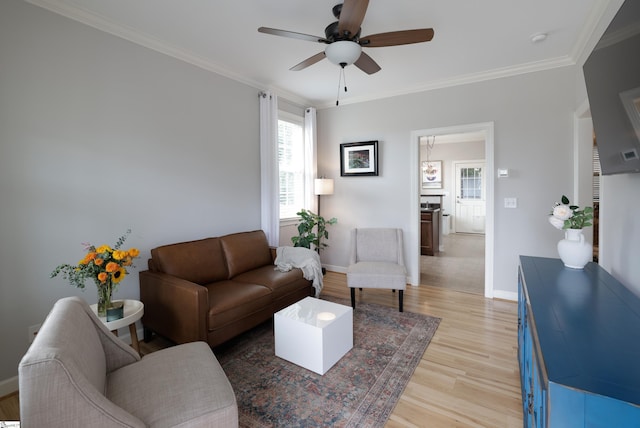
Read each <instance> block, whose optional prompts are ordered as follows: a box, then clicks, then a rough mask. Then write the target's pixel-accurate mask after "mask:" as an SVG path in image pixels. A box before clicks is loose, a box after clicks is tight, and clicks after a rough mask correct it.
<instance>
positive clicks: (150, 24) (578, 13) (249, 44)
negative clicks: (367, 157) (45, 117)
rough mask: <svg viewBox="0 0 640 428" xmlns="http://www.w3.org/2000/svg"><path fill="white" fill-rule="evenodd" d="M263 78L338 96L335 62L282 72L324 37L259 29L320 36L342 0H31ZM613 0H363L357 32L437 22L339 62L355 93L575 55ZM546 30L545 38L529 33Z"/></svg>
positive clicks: (381, 92)
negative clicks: (375, 67)
mask: <svg viewBox="0 0 640 428" xmlns="http://www.w3.org/2000/svg"><path fill="white" fill-rule="evenodd" d="M27 1H29V2H31V3H34V4H37V5H40V6H43V7H45V8H47V9H49V10H52V11H55V12H58V13H60V14H62V15H65V16H68V17H70V18H73V19H76V20H78V21H81V22H84V23H86V24H89V25H91V26H94V27H96V28H99V29H101V30H104V31H107V32H109V33H112V34H115V35H118V36H120V37H123V38H126V39H128V40H131V41H134V42H136V43H139V44H142V45H144V46H147V47H150V48H152V49H155V50H158V51H160V52H164V53H167V54H170V55H172V56H175V57H177V58H180V59H183V60H185V61H188V62H191V63H193V64H196V65H198V66H200V67H202V68H205V69H208V70H212V71H215V72H217V73H220V74H222V75H225V76H228V77H231V78H234V79H236V80H239V81H241V82H244V83H248V84H250V85H252V86H255V87H257V88H262V89H271V90H274V91H275V92H277V93H278V94H280V95H283V96H285V97H287V98H290V99H291V100H292V101H297V102H303V103H308V104H311V105H315V106H318V107H325V106H330V105H335V101H336V96H337V93H338V77H339V67H338V66H336V65H333V64H331V63H330V62H329V61H328V60H326V59H325V60H323V61H321V62H319V63H317V64H315V65H312V66H311V67H308V68H307V69H305V70H302V71H289V68H290V67H292V66H293V65H295V64H297V63H299V62H300V61H302V60H304V59H306V58H307V57H310V56H312V55H314V54H316V53H318V52H321V51H322V50H323V49H324V46H325V45H322V44H320V43H313V42H308V41H302V40H296V39H289V38H284V37H277V36H272V35H268V34H262V33H258V31H257V28H258V27H260V26H266V27H273V28H278V29H283V30H289V31H295V32H299V33H305V34H312V35H317V36H324V28H325V27H326V26H327V25H328V24H330V23H331V22H333V21H335V18H334V17H333V14H332V13H331V8H332V7H333V6H334V5H335V4H337V3H339V1H340V0H268V1H267V0H244V1H238V0H235V1H234V0H226V1H221V0H217V1H213V0H180V1H177V0H27ZM610 1H612V0H561V1H558V0H537V1H530V0H529V1H524V0H484V1H480V0H446V1H423V0H394V1H389V0H370V2H369V8H368V10H367V14H366V16H365V18H364V22H363V24H362V35H368V34H375V33H381V32H387V31H396V30H405V29H414V28H433V29H434V31H435V36H434V38H433V40H432V41H431V42H428V43H419V44H413V45H406V46H394V47H384V48H365V49H364V50H365V51H366V52H367V53H368V54H369V55H370V56H371V57H372V58H373V59H374V60H375V61H376V62H378V64H379V65H380V66H381V67H382V70H381V71H379V72H378V73H376V74H373V75H367V74H365V73H364V72H362V71H360V70H359V69H357V68H356V67H354V66H349V67H347V68H346V70H345V71H346V83H347V86H348V89H349V92H348V93H346V94H345V93H344V92H342V93H341V94H340V103H341V104H346V103H353V102H359V101H364V100H370V99H375V98H383V97H388V96H393V95H399V94H404V93H409V92H415V91H420V90H427V89H432V88H438V87H445V86H451V85H456V84H462V83H467V82H472V81H478V80H485V79H491V78H495V77H502V76H507V75H513V74H519V73H526V72H530V71H537V70H542V69H547V68H553V67H558V66H565V65H569V64H573V63H575V62H576V59H577V58H578V57H579V56H580V55H581V54H582V53H583V50H584V49H585V46H586V44H587V40H588V38H589V36H590V35H591V32H592V31H593V30H594V28H595V27H596V24H597V22H598V20H599V18H600V17H601V16H602V15H603V13H604V11H605V9H606V7H607V6H608V4H609V3H610ZM537 33H546V34H547V35H548V37H547V38H546V40H544V41H543V42H539V43H533V42H531V40H530V39H531V36H532V35H534V34H537Z"/></svg>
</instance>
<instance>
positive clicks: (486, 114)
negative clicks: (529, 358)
mask: <svg viewBox="0 0 640 428" xmlns="http://www.w3.org/2000/svg"><path fill="white" fill-rule="evenodd" d="M575 75H576V70H575V68H574V67H564V68H559V69H554V70H549V71H544V72H538V73H532V74H527V75H521V76H515V77H510V78H503V79H499V80H492V81H487V82H481V83H475V84H469V85H463V86H458V87H453V88H445V89H440V90H434V91H429V92H423V93H415V94H411V95H404V96H399V97H395V98H389V99H384V100H377V101H371V102H367V103H359V104H354V105H342V106H340V107H338V108H329V109H324V110H320V111H319V112H318V124H319V134H318V140H319V141H318V162H319V164H318V171H322V172H323V174H325V175H326V176H328V177H330V178H334V179H335V194H334V195H332V196H330V197H326V198H324V199H323V202H322V209H323V215H324V216H325V217H327V216H329V217H331V216H335V217H337V218H338V224H337V225H335V226H333V227H332V232H331V237H330V240H329V242H328V243H329V245H330V247H329V248H328V249H326V250H325V251H324V252H323V254H322V260H323V263H324V264H326V265H328V266H333V267H334V268H337V269H344V267H345V266H346V265H347V261H348V236H349V230H350V229H351V228H353V227H372V226H373V227H377V226H380V227H386V226H392V227H401V228H403V229H404V230H405V232H407V231H408V230H409V228H410V221H411V219H410V209H411V198H413V197H414V195H412V194H411V192H410V188H411V180H417V178H416V177H411V176H410V174H409V173H408V171H409V168H410V165H409V162H410V145H411V144H418V143H417V142H413V141H411V138H410V136H411V132H412V131H416V130H422V129H432V128H442V127H451V126H455V125H466V124H475V123H485V122H494V126H495V128H494V132H495V135H494V152H495V166H496V168H497V167H500V168H509V171H510V177H509V178H508V179H500V180H496V181H495V193H494V195H495V204H494V211H495V234H494V239H495V252H494V254H495V263H494V264H495V269H494V284H493V287H494V289H495V290H496V291H498V292H499V293H498V294H502V295H511V296H513V295H514V293H515V292H516V281H517V265H518V255H519V254H530V255H539V256H549V257H557V251H556V244H557V242H558V240H560V239H561V238H562V235H561V233H560V232H559V231H558V230H556V229H555V228H553V227H552V226H551V225H550V224H549V223H548V221H547V215H548V213H549V212H550V209H551V207H552V205H553V203H554V202H556V201H558V200H559V199H560V197H561V196H562V194H566V195H572V192H573V111H574V110H575V102H574V99H575V98H574V97H575V93H574V87H575V86H574V81H575ZM368 140H379V142H380V143H379V155H380V159H379V162H380V175H379V176H378V177H340V166H339V165H340V160H339V159H340V158H339V146H340V143H345V142H354V141H368ZM488 173H489V174H493V173H495V171H488ZM505 197H516V198H518V208H517V209H505V208H503V206H504V205H503V201H504V198H505ZM405 251H407V252H410V251H413V252H417V251H418V248H408V247H406V248H405ZM409 276H411V272H409Z"/></svg>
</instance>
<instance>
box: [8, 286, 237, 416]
mask: <svg viewBox="0 0 640 428" xmlns="http://www.w3.org/2000/svg"><path fill="white" fill-rule="evenodd" d="M18 374H19V376H18V382H19V390H20V392H19V394H20V423H21V425H20V426H22V427H26V428H29V427H148V426H153V427H174V426H180V427H214V426H221V427H230V426H236V427H237V426H238V408H237V405H236V399H235V394H234V392H233V389H232V388H231V384H230V383H229V380H228V379H227V377H226V376H225V374H224V371H223V370H222V367H220V364H219V363H218V360H216V358H215V356H214V355H213V352H212V351H211V348H209V346H208V345H207V344H206V343H203V342H193V343H187V344H184V345H178V346H174V347H171V348H167V349H164V350H161V351H157V352H154V353H151V354H149V355H147V356H145V357H144V358H140V356H139V355H138V354H137V353H136V352H135V351H134V350H133V349H132V348H131V347H129V346H128V345H126V344H125V343H124V342H122V341H121V340H120V339H118V338H117V337H116V336H114V335H113V334H112V333H111V332H110V331H109V330H107V328H106V327H105V326H104V325H103V324H102V322H101V321H100V320H99V319H98V317H97V316H96V315H95V314H94V313H93V311H92V310H91V308H90V307H89V305H88V304H87V303H86V302H85V301H84V300H82V299H79V298H77V297H68V298H65V299H61V300H59V301H58V302H56V304H55V305H54V307H53V309H52V310H51V312H50V313H49V315H48V316H47V319H46V320H45V322H44V324H43V325H42V327H41V328H40V331H39V332H38V335H37V336H36V338H35V340H34V342H33V344H32V345H31V347H30V348H29V350H28V351H27V353H26V355H25V356H24V357H23V358H22V361H21V362H20V365H19V367H18Z"/></svg>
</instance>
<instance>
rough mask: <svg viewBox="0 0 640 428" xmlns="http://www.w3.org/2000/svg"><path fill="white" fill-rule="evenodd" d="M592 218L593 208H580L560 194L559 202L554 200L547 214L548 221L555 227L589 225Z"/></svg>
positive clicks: (579, 227)
mask: <svg viewBox="0 0 640 428" xmlns="http://www.w3.org/2000/svg"><path fill="white" fill-rule="evenodd" d="M591 220H593V208H591V207H584V208H583V209H580V207H579V206H577V205H571V202H569V198H567V197H566V196H564V195H562V200H561V202H556V204H555V205H554V206H553V211H552V212H551V215H550V216H549V223H551V224H552V225H553V226H554V227H555V228H557V229H582V228H583V227H587V226H591Z"/></svg>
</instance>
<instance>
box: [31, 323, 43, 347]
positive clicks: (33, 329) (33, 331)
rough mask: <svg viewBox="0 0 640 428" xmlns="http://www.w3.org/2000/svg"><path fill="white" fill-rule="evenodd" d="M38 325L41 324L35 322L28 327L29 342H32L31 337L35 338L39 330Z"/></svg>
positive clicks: (40, 325)
mask: <svg viewBox="0 0 640 428" xmlns="http://www.w3.org/2000/svg"><path fill="white" fill-rule="evenodd" d="M40 327H42V324H36V325H32V326H31V327H29V343H33V339H35V338H36V335H37V334H38V331H40Z"/></svg>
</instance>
